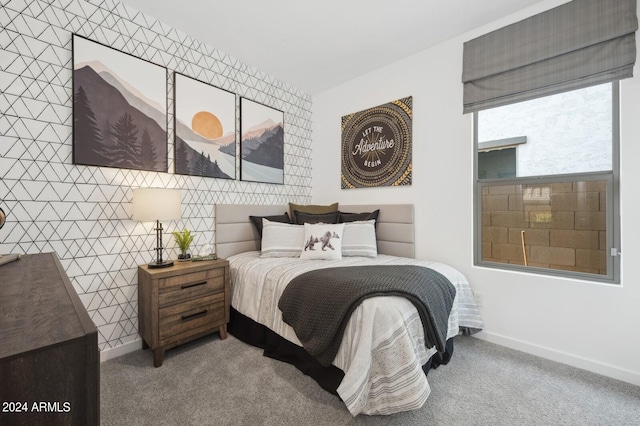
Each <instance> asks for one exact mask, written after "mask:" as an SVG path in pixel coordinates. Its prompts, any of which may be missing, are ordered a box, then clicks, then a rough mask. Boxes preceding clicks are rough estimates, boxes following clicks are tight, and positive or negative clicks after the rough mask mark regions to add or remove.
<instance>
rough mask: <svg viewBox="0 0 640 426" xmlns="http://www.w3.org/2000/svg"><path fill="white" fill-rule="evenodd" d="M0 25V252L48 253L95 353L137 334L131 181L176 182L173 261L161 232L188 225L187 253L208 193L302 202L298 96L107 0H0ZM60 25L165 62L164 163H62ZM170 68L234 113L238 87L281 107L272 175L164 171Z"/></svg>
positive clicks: (146, 231)
mask: <svg viewBox="0 0 640 426" xmlns="http://www.w3.org/2000/svg"><path fill="white" fill-rule="evenodd" d="M0 27H1V28H0V49H1V50H0V113H1V115H0V207H2V208H3V210H4V211H5V212H6V213H7V223H6V225H5V226H4V228H3V229H1V230H0V253H40V252H55V253H57V255H58V257H59V258H60V260H61V263H62V265H63V267H64V269H65V271H66V272H67V274H68V275H69V278H70V279H71V282H72V284H73V287H74V288H75V290H76V291H77V292H78V294H79V295H80V298H81V300H82V302H83V303H84V305H85V307H86V308H87V310H88V312H89V315H90V316H91V318H92V320H93V322H94V323H95V324H96V326H97V327H98V333H99V334H98V342H99V347H100V350H101V351H103V356H102V358H103V359H105V358H108V357H111V356H114V355H117V354H118V353H121V352H123V351H127V350H130V349H131V348H132V347H133V346H135V345H139V344H140V341H139V337H138V319H137V318H138V316H137V309H138V307H137V266H138V265H139V264H144V263H148V262H150V261H152V260H154V256H155V251H153V249H154V248H155V243H156V238H155V231H154V229H153V228H154V223H151V222H149V223H146V222H145V223H138V222H134V221H133V220H131V212H132V208H131V199H132V189H133V188H137V187H163V188H179V189H181V196H182V219H181V220H177V221H169V222H166V223H163V225H164V228H165V235H164V242H165V247H167V253H166V254H165V256H166V255H168V256H169V257H170V258H173V259H175V258H176V257H177V254H178V253H177V250H176V245H175V242H174V240H173V237H172V236H171V235H170V234H169V232H170V231H173V230H181V229H182V228H188V229H189V230H191V231H194V232H195V234H196V238H195V241H194V243H193V245H192V249H193V251H195V252H196V253H197V251H198V250H199V249H200V247H201V246H202V245H204V244H207V243H214V242H215V235H214V229H213V222H214V220H213V219H214V218H213V214H214V205H215V204H217V203H227V204H286V203H287V202H289V201H291V202H295V203H306V202H309V200H310V194H311V163H312V162H311V98H310V96H309V95H307V94H305V93H303V92H301V91H300V90H298V89H296V88H294V87H291V86H289V85H288V84H286V83H284V82H282V81H278V80H276V79H275V78H273V77H271V76H269V75H267V74H265V73H263V72H261V71H260V70H258V69H255V68H253V67H251V66H250V65H249V64H246V63H242V62H240V61H239V60H237V59H235V58H233V57H232V56H229V55H227V54H226V53H224V52H221V51H218V50H216V49H215V48H214V47H212V46H208V45H206V44H204V43H202V42H200V41H198V40H196V39H193V38H191V37H189V36H187V35H186V34H184V33H181V32H179V31H177V30H175V29H174V28H172V27H170V26H168V25H166V24H164V23H162V22H160V21H157V20H156V19H154V18H152V17H150V16H147V15H145V14H144V13H141V12H138V11H136V10H134V9H132V8H130V7H128V6H125V5H123V4H121V3H118V2H116V1H113V0H90V1H83V0H53V1H41V0H33V1H27V0H8V1H3V2H2V8H1V9H0ZM72 33H77V34H79V35H81V36H84V37H86V38H89V39H91V40H94V41H97V42H100V43H103V44H105V45H108V46H111V47H113V48H115V49H118V50H120V51H123V52H126V53H130V54H132V55H134V56H136V57H139V58H142V59H145V60H147V61H150V62H153V63H155V64H158V65H161V66H164V67H166V68H167V69H168V71H169V72H168V73H167V102H168V103H167V107H168V108H167V110H168V123H167V124H168V134H167V141H166V142H167V144H168V152H169V154H168V164H169V172H168V173H160V172H146V171H137V170H126V169H117V168H106V167H94V166H77V165H73V164H72V102H73V96H72V51H71V35H72ZM174 71H175V72H178V73H181V74H184V75H186V76H189V77H193V78H195V79H198V80H201V81H204V82H205V83H208V84H211V85H214V86H217V87H220V88H222V89H225V90H228V91H231V92H234V93H236V95H237V96H236V121H238V120H239V112H238V108H239V102H240V96H243V97H247V98H249V99H252V100H255V101H257V102H260V103H263V104H265V105H269V106H271V107H273V108H275V109H279V110H281V111H284V121H285V122H284V129H285V136H284V185H273V184H261V183H251V182H240V181H238V180H229V179H215V178H208V177H194V176H184V175H176V174H174V173H173V171H174V154H173V148H174V142H173V141H174V124H173V72H174ZM238 131H239V125H238V123H237V124H236V140H238V141H239V135H238ZM239 158H240V156H239V155H237V160H236V176H237V177H239V176H240V174H239V171H238V167H239ZM1 279H2V270H1V269H0V281H1ZM125 346H126V347H128V349H126V348H125ZM111 349H117V350H115V351H112V352H111V353H112V355H106V352H107V351H109V350H111Z"/></svg>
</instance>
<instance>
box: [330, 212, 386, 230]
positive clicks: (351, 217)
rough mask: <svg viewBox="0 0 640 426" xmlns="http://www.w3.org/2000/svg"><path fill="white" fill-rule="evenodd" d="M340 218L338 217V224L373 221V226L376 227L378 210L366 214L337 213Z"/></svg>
mask: <svg viewBox="0 0 640 426" xmlns="http://www.w3.org/2000/svg"><path fill="white" fill-rule="evenodd" d="M338 213H340V216H339V217H338V223H342V222H355V221H356V220H371V219H373V220H375V221H376V223H375V226H376V227H377V226H378V215H379V214H380V209H378V210H375V211H372V212H367V213H347V212H338Z"/></svg>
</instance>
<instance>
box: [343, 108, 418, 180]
mask: <svg viewBox="0 0 640 426" xmlns="http://www.w3.org/2000/svg"><path fill="white" fill-rule="evenodd" d="M412 109H413V98H412V97H411V96H409V97H406V98H402V99H398V100H396V101H393V102H389V103H386V104H384V105H379V106H376V107H373V108H369V109H367V110H364V111H359V112H355V113H353V114H349V115H345V116H344V117H342V153H341V156H342V173H341V176H340V181H341V187H342V189H353V188H370V187H380V186H403V185H411V172H412V164H411V131H412V130H411V128H412V120H413V112H412Z"/></svg>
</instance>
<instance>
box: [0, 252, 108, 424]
mask: <svg viewBox="0 0 640 426" xmlns="http://www.w3.org/2000/svg"><path fill="white" fill-rule="evenodd" d="M99 423H100V356H99V351H98V332H97V330H96V327H95V325H94V324H93V322H92V321H91V318H89V315H88V314H87V311H86V309H85V308H84V306H83V305H82V302H81V301H80V298H79V297H78V295H77V294H76V292H75V290H74V289H73V286H72V285H71V282H70V281H69V278H68V277H67V274H66V273H65V271H64V269H62V265H61V264H60V261H59V260H58V258H57V256H56V255H55V254H54V253H45V254H33V255H26V256H22V258H21V259H20V260H17V261H15V262H11V263H7V264H5V265H2V266H0V424H1V425H98V424H99Z"/></svg>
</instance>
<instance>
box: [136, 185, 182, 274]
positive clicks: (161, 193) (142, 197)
mask: <svg viewBox="0 0 640 426" xmlns="http://www.w3.org/2000/svg"><path fill="white" fill-rule="evenodd" d="M177 219H180V190H179V189H167V188H136V189H134V190H133V220H138V221H141V222H151V221H155V222H156V227H155V230H156V237H157V243H156V249H155V250H156V261H155V262H151V263H149V264H148V267H149V268H166V267H168V266H171V265H173V261H172V260H166V261H165V260H163V259H162V251H163V248H162V223H161V222H160V221H161V220H177Z"/></svg>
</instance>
